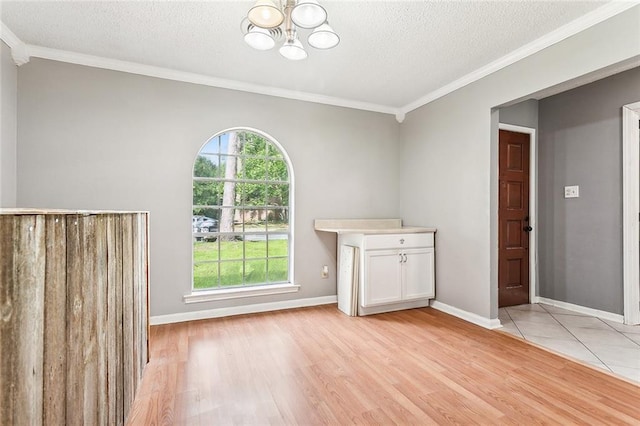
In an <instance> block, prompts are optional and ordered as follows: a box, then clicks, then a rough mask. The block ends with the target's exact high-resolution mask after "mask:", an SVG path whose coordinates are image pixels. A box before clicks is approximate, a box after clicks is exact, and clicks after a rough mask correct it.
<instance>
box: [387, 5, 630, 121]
mask: <svg viewBox="0 0 640 426" xmlns="http://www.w3.org/2000/svg"><path fill="white" fill-rule="evenodd" d="M639 4H640V0H631V1H628V0H613V1H611V2H610V3H607V4H605V5H604V6H601V7H599V8H597V9H595V10H594V11H592V12H590V13H587V14H586V15H583V16H581V17H580V18H578V19H575V20H573V21H571V22H569V23H568V24H566V25H563V26H562V27H560V28H558V29H556V30H554V31H552V32H550V33H548V34H545V35H544V36H542V37H540V38H538V39H536V40H534V41H532V42H531V43H528V44H525V45H524V46H522V47H520V48H519V49H516V50H514V51H513V52H511V53H509V54H507V55H505V56H503V57H501V58H499V59H497V60H495V61H493V62H491V63H489V64H488V65H485V66H484V67H481V68H478V69H477V70H475V71H473V72H471V73H469V74H467V75H465V76H463V77H461V78H459V79H458V80H455V81H453V82H451V83H449V84H447V85H445V86H442V87H440V88H439V89H437V90H434V91H433V92H431V93H428V94H426V95H425V96H423V97H421V98H419V99H417V100H415V101H413V102H411V103H409V104H407V105H405V106H403V107H401V108H400V113H402V114H407V113H409V112H411V111H413V110H415V109H418V108H420V107H421V106H424V105H426V104H428V103H430V102H433V101H435V100H436V99H438V98H441V97H443V96H445V95H448V94H449V93H451V92H454V91H456V90H458V89H460V88H462V87H464V86H466V85H468V84H471V83H473V82H475V81H478V80H480V79H481V78H484V77H486V76H488V75H489V74H492V73H494V72H496V71H499V70H501V69H503V68H506V67H508V66H509V65H511V64H513V63H515V62H517V61H519V60H522V59H524V58H526V57H528V56H531V55H533V54H535V53H537V52H539V51H541V50H542V49H545V48H547V47H549V46H552V45H554V44H556V43H559V42H561V41H562V40H564V39H566V38H569V37H571V36H573V35H575V34H577V33H579V32H581V31H584V30H586V29H587V28H590V27H592V26H594V25H596V24H599V23H600V22H602V21H605V20H607V19H609V18H611V17H613V16H615V15H618V14H619V13H622V12H624V11H626V10H628V9H631V8H632V7H634V6H638V5H639ZM400 113H399V114H400Z"/></svg>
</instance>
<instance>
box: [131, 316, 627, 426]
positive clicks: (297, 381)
mask: <svg viewBox="0 0 640 426" xmlns="http://www.w3.org/2000/svg"><path fill="white" fill-rule="evenodd" d="M151 333H152V335H151V351H152V353H151V360H150V363H149V364H148V366H147V368H146V370H145V373H144V378H143V381H142V384H141V388H140V392H139V394H138V396H137V398H136V401H135V403H134V406H133V407H132V411H131V417H130V419H129V424H131V425H137V424H217V423H222V424H225V423H239V424H242V423H245V424H305V425H312V424H372V423H382V424H487V425H489V424H491V425H493V424H513V425H519V424H526V425H535V424H594V425H595V424H597V425H600V424H616V425H617V424H634V425H635V424H640V411H638V401H640V387H638V386H636V385H633V384H631V383H628V382H625V381H622V380H619V379H618V378H615V377H613V376H611V375H608V374H606V373H604V372H601V371H599V370H596V369H594V368H590V367H587V366H584V365H582V364H579V363H576V362H572V361H570V360H567V359H566V358H563V357H561V356H558V355H555V354H553V353H550V352H548V351H546V350H543V349H539V348H537V347H535V346H532V345H530V344H528V343H527V342H525V341H523V340H519V339H515V338H512V337H511V336H506V335H503V334H502V333H500V332H496V331H491V330H486V329H483V328H480V327H477V326H475V325H472V324H470V323H467V322H464V321H462V320H459V319H457V318H454V317H452V316H450V315H447V314H444V313H442V312H439V311H435V310H432V309H430V308H422V309H412V310H408V311H399V312H393V313H385V314H380V315H375V316H368V317H348V316H346V315H344V314H342V313H341V312H339V311H338V310H337V309H336V307H335V305H334V306H322V307H314V308H307V309H296V310H285V311H279V312H270V313H263V314H252V315H244V316H237V317H229V318H219V319H213V320H206V321H194V322H187V323H180V324H170V325H164V326H154V327H152V328H151Z"/></svg>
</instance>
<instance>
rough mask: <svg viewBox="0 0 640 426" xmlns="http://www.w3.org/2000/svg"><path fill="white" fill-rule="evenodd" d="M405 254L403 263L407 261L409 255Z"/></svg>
mask: <svg viewBox="0 0 640 426" xmlns="http://www.w3.org/2000/svg"><path fill="white" fill-rule="evenodd" d="M403 256H404V261H403V263H407V255H406V254H403Z"/></svg>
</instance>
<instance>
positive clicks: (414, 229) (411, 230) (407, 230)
mask: <svg viewBox="0 0 640 426" xmlns="http://www.w3.org/2000/svg"><path fill="white" fill-rule="evenodd" d="M314 229H315V230H316V231H320V232H333V233H336V234H367V235H370V234H427V233H436V232H437V228H427V227H419V226H407V227H403V228H387V229H372V228H365V229H360V228H314Z"/></svg>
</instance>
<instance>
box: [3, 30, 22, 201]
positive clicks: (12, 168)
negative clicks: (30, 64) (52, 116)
mask: <svg viewBox="0 0 640 426" xmlns="http://www.w3.org/2000/svg"><path fill="white" fill-rule="evenodd" d="M0 61H1V62H0V67H1V69H0V98H2V104H1V105H0V108H1V109H0V117H1V118H0V138H1V139H0V207H15V206H16V167H17V165H16V149H17V147H16V142H17V136H16V132H17V124H18V121H17V118H18V117H17V99H18V95H17V90H18V67H17V66H16V65H15V64H14V62H13V59H12V58H11V49H10V48H9V46H7V45H6V44H4V42H2V41H0Z"/></svg>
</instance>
